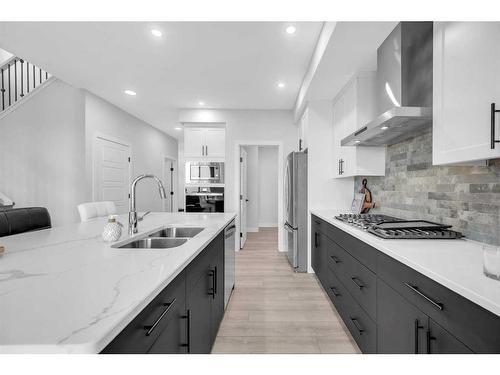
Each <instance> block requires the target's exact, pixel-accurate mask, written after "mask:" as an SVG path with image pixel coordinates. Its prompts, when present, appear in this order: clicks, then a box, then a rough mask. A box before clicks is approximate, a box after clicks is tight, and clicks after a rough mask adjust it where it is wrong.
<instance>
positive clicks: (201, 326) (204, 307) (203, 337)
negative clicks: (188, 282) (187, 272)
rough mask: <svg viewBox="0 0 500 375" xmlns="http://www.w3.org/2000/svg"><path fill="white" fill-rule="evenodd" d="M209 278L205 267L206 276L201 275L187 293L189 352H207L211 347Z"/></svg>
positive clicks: (210, 282)
mask: <svg viewBox="0 0 500 375" xmlns="http://www.w3.org/2000/svg"><path fill="white" fill-rule="evenodd" d="M210 279H211V277H210V276H209V271H208V268H207V273H206V276H204V277H201V278H200V279H199V280H198V282H197V283H196V284H195V286H194V287H193V289H191V290H190V291H189V293H188V295H187V303H186V308H187V314H188V315H189V322H188V331H189V353H193V354H204V353H209V352H210V348H211V347H212V330H211V313H210V309H211V305H212V296H211V295H210V294H209V293H210V290H209V289H210V287H211V284H212V281H211V280H210Z"/></svg>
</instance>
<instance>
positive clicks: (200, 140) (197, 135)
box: [184, 128, 205, 157]
mask: <svg viewBox="0 0 500 375" xmlns="http://www.w3.org/2000/svg"><path fill="white" fill-rule="evenodd" d="M204 138H205V134H204V129H195V128H186V129H184V156H186V157H202V156H204V153H205V148H204V147H205V140H204Z"/></svg>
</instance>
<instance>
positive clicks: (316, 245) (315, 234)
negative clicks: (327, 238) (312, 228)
mask: <svg viewBox="0 0 500 375" xmlns="http://www.w3.org/2000/svg"><path fill="white" fill-rule="evenodd" d="M314 247H318V232H314Z"/></svg>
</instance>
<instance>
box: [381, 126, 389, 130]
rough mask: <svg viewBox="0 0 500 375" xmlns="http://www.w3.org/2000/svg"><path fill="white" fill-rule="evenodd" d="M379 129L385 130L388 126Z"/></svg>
mask: <svg viewBox="0 0 500 375" xmlns="http://www.w3.org/2000/svg"><path fill="white" fill-rule="evenodd" d="M380 129H382V130H387V129H389V127H388V126H382V127H381V128H380Z"/></svg>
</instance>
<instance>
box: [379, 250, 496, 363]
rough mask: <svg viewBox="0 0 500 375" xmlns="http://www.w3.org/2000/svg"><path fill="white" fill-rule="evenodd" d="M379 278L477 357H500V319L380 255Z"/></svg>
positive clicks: (410, 269)
mask: <svg viewBox="0 0 500 375" xmlns="http://www.w3.org/2000/svg"><path fill="white" fill-rule="evenodd" d="M378 276H379V277H380V278H381V279H383V280H384V281H386V282H387V283H388V284H389V285H390V286H391V287H392V288H394V289H395V290H396V291H397V292H399V293H400V294H401V295H402V296H403V297H404V298H406V299H407V300H408V301H410V302H411V303H413V304H414V305H415V306H417V307H418V308H419V309H420V310H422V311H423V312H424V313H426V314H427V315H429V316H430V317H431V318H432V319H433V320H434V321H435V322H436V323H437V324H439V325H440V326H442V327H443V328H444V329H446V330H447V331H449V332H450V333H451V334H452V335H453V336H455V337H456V338H458V339H459V340H460V341H462V342H463V343H465V344H466V345H467V346H468V347H469V348H471V349H472V350H473V351H475V352H478V353H500V335H499V332H500V317H498V316H496V315H495V314H493V313H491V312H489V311H487V310H485V309H484V308H482V307H481V306H478V305H476V304H475V303H473V302H471V301H469V300H468V299H466V298H464V297H462V296H460V295H458V294H457V293H455V292H453V291H451V290H449V289H448V288H446V287H444V286H443V285H441V284H439V283H437V282H435V281H433V280H431V279H429V278H428V277H426V276H424V275H422V274H420V273H419V272H417V271H415V270H413V269H412V268H410V267H407V266H405V265H404V264H402V263H400V262H398V261H396V260H395V259H393V258H391V257H389V256H387V255H385V254H382V253H379V256H378Z"/></svg>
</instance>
